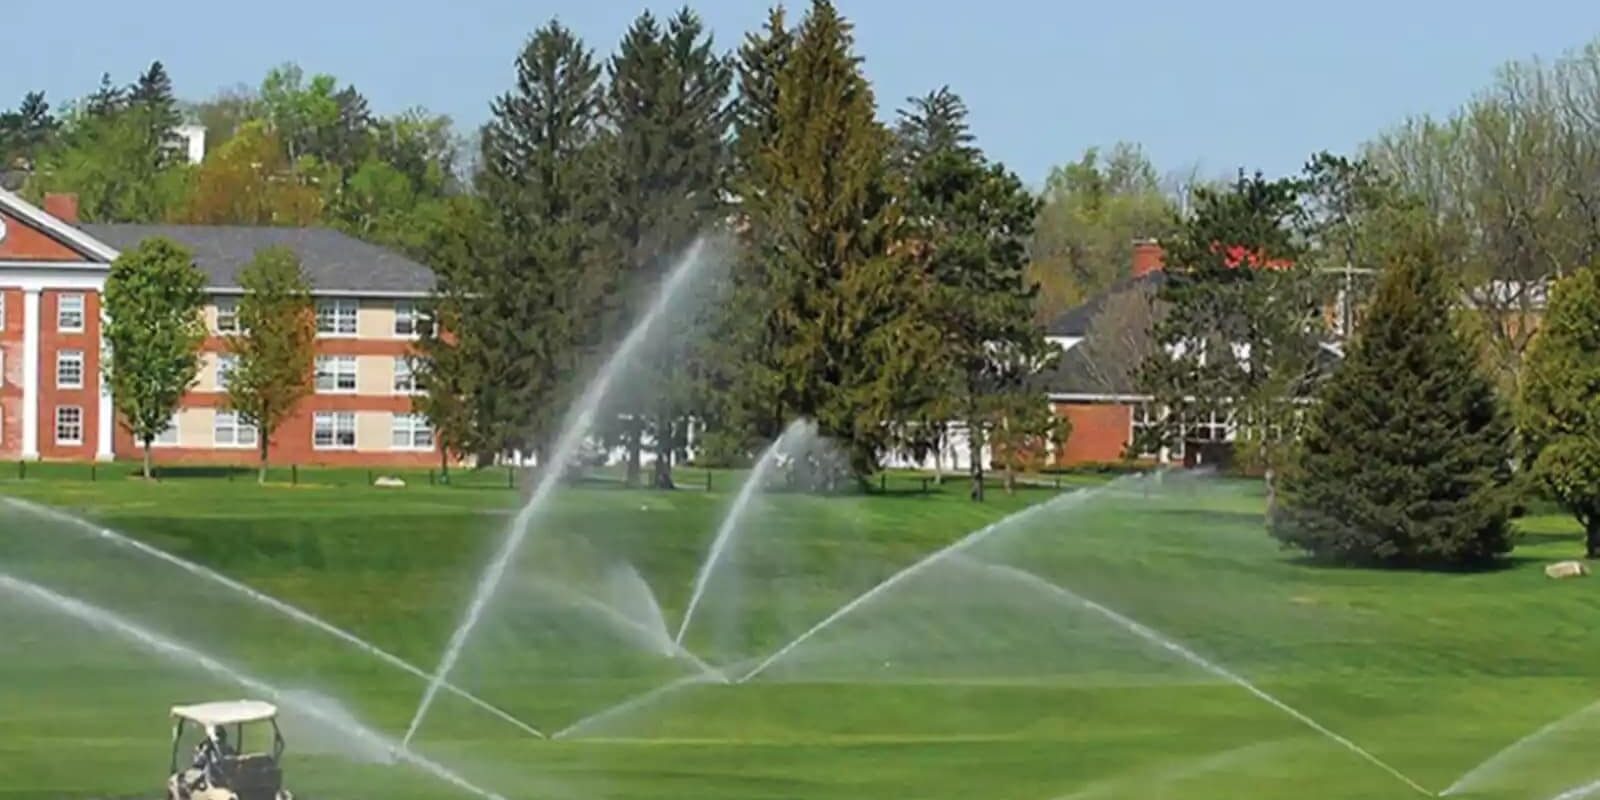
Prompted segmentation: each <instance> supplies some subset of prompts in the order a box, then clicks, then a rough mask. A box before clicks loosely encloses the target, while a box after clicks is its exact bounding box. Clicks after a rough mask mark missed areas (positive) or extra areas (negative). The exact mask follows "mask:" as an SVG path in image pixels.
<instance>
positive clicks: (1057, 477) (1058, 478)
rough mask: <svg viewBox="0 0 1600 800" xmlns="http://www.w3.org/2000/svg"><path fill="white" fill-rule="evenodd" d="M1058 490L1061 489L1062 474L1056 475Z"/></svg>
mask: <svg viewBox="0 0 1600 800" xmlns="http://www.w3.org/2000/svg"><path fill="white" fill-rule="evenodd" d="M1056 491H1058V492H1059V491H1061V476H1060V475H1057V476H1056Z"/></svg>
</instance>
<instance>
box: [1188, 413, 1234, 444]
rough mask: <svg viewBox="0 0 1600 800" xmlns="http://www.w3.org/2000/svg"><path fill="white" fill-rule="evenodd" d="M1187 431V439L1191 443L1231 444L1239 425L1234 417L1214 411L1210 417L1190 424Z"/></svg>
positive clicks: (1201, 418)
mask: <svg viewBox="0 0 1600 800" xmlns="http://www.w3.org/2000/svg"><path fill="white" fill-rule="evenodd" d="M1186 429H1187V430H1186V431H1185V433H1186V435H1187V438H1188V439H1189V440H1191V441H1196V442H1231V441H1233V434H1234V432H1235V430H1237V425H1236V424H1235V422H1234V420H1233V419H1232V415H1230V414H1227V413H1222V414H1219V413H1217V412H1215V411H1213V412H1211V413H1210V415H1208V416H1204V417H1200V418H1199V419H1197V420H1194V421H1192V422H1188V424H1187V425H1186Z"/></svg>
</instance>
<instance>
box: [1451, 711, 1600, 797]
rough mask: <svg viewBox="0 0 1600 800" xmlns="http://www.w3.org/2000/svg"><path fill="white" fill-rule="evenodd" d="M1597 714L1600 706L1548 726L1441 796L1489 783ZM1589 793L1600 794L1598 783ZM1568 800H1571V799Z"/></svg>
mask: <svg viewBox="0 0 1600 800" xmlns="http://www.w3.org/2000/svg"><path fill="white" fill-rule="evenodd" d="M1596 712H1600V702H1597V703H1591V704H1590V705H1588V706H1585V707H1584V708H1581V709H1579V710H1577V711H1575V712H1573V713H1571V714H1568V715H1567V716H1565V717H1562V718H1561V719H1558V720H1556V721H1554V722H1551V723H1550V724H1548V725H1545V726H1544V727H1542V728H1540V729H1538V730H1536V731H1534V732H1533V733H1530V734H1528V735H1527V736H1524V737H1522V738H1521V739H1518V740H1516V741H1515V742H1512V743H1511V744H1509V745H1507V746H1506V747H1505V748H1504V749H1503V750H1501V751H1500V752H1498V753H1495V754H1494V755H1492V756H1489V757H1488V758H1486V759H1484V760H1483V761H1482V762H1480V763H1479V764H1478V765H1477V766H1475V767H1473V768H1472V769H1470V770H1467V772H1466V773H1465V774H1463V775H1462V776H1461V777H1459V778H1457V779H1456V781H1455V783H1452V784H1450V788H1448V789H1445V790H1444V791H1443V792H1440V794H1441V795H1453V794H1457V793H1459V792H1465V791H1469V790H1471V789H1473V788H1474V787H1476V786H1478V785H1479V784H1481V783H1483V782H1484V781H1487V780H1489V779H1490V778H1492V777H1493V776H1495V775H1498V774H1500V773H1501V772H1503V771H1505V770H1506V769H1508V768H1509V767H1510V765H1511V764H1513V763H1515V762H1516V760H1517V757H1518V756H1521V755H1522V754H1524V753H1527V752H1528V751H1530V750H1532V749H1533V748H1534V747H1535V746H1537V745H1541V744H1544V743H1545V741H1546V740H1548V739H1550V738H1551V737H1554V736H1556V735H1558V734H1561V733H1564V732H1566V731H1568V730H1571V729H1573V728H1575V727H1578V725H1579V723H1580V722H1583V721H1585V720H1586V719H1587V718H1590V717H1592V716H1593V715H1594V714H1595V713H1596ZM1589 789H1590V791H1591V792H1592V791H1600V782H1597V783H1596V784H1594V785H1593V786H1591V787H1589ZM1579 796H1582V795H1579ZM1563 797H1565V795H1563ZM1568 800H1570V798H1568Z"/></svg>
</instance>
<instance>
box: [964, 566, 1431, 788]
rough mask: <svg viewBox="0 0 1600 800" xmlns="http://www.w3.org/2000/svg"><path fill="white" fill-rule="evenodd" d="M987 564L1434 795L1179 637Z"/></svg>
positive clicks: (1035, 578)
mask: <svg viewBox="0 0 1600 800" xmlns="http://www.w3.org/2000/svg"><path fill="white" fill-rule="evenodd" d="M985 566H987V567H988V569H990V570H993V571H994V572H995V573H996V574H998V575H1002V576H1006V577H1008V578H1010V579H1013V580H1015V581H1017V582H1019V583H1021V584H1024V585H1028V586H1032V587H1034V588H1036V589H1038V590H1040V591H1042V592H1044V593H1046V594H1049V595H1052V596H1054V597H1056V598H1057V599H1060V600H1063V601H1065V602H1067V603H1070V604H1072V605H1075V606H1077V607H1079V608H1083V609H1087V610H1089V611H1093V612H1094V613H1096V614H1099V615H1100V616H1102V617H1105V618H1106V619H1108V620H1110V621H1111V622H1113V623H1116V625H1117V626H1118V627H1121V628H1122V629H1124V630H1126V631H1127V632H1129V633H1131V634H1133V635H1134V636H1137V637H1139V638H1140V639H1143V640H1145V641H1147V642H1149V643H1151V644H1153V645H1155V646H1157V647H1159V648H1161V649H1163V650H1165V651H1167V652H1169V653H1172V654H1173V655H1176V656H1177V657H1179V658H1181V659H1183V660H1184V661H1187V662H1189V663H1190V664H1193V665H1195V666H1196V667H1199V668H1200V669H1202V670H1205V671H1206V672H1209V673H1211V674H1212V675H1215V676H1217V677H1218V678H1221V679H1223V680H1225V681H1228V682H1229V683H1232V684H1234V685H1236V686H1238V687H1239V688H1241V689H1244V690H1245V691H1247V692H1249V693H1250V694H1252V695H1255V697H1256V698H1258V699H1260V700H1261V701H1262V702H1265V703H1267V704H1268V705H1271V706H1272V707H1273V708H1276V709H1278V710H1279V711H1282V712H1283V713H1285V714H1288V715H1289V716H1291V717H1293V718H1294V719H1295V720H1296V721H1298V722H1300V723H1301V724H1303V725H1305V726H1306V727H1308V728H1310V729H1312V730H1314V731H1316V732H1317V733H1319V734H1321V735H1323V736H1324V737H1327V738H1328V739H1329V740H1330V741H1332V742H1334V743H1335V744H1338V745H1340V746H1341V747H1344V748H1345V749H1347V750H1349V751H1350V752H1352V753H1355V754H1356V755H1357V756H1360V757H1361V758H1363V759H1365V760H1366V761H1367V762H1368V763H1370V764H1372V765H1373V766H1376V767H1378V768H1379V769H1381V770H1383V771H1384V772H1387V773H1389V774H1390V775H1391V776H1393V777H1394V778H1396V779H1397V780H1399V781H1400V782H1402V783H1404V784H1405V785H1406V786H1409V787H1410V788H1412V789H1414V790H1416V792H1417V793H1419V794H1422V795H1424V796H1427V797H1433V796H1434V793H1433V792H1430V791H1428V790H1427V789H1425V788H1423V787H1422V785H1421V784H1418V783H1417V782H1416V781H1414V780H1412V779H1411V778H1410V777H1408V776H1407V775H1406V774H1405V773H1403V772H1401V771H1400V770H1398V769H1395V768H1394V767H1392V766H1390V765H1389V763H1388V762H1386V761H1384V760H1383V759H1380V758H1378V757H1377V756H1375V755H1373V754H1372V753H1370V752H1368V751H1367V750H1366V749H1364V748H1362V747H1361V746H1360V745H1358V744H1356V743H1355V742H1352V741H1350V740H1349V739H1346V738H1345V737H1343V736H1340V735H1339V734H1337V733H1334V732H1333V731H1332V730H1329V729H1328V728H1327V727H1325V726H1324V725H1322V723H1319V722H1317V721H1316V720H1314V719H1312V718H1311V717H1309V716H1306V715H1305V714H1304V713H1302V712H1301V711H1299V710H1297V709H1296V708H1294V707H1293V706H1291V705H1289V704H1288V703H1285V702H1283V701H1282V700H1279V699H1278V698H1276V697H1274V696H1272V695H1271V694H1268V693H1267V692H1266V691H1265V690H1263V689H1261V688H1260V687H1258V686H1256V685H1255V684H1253V683H1251V682H1250V681H1248V680H1246V679H1244V678H1243V677H1241V676H1240V675H1238V674H1237V673H1235V672H1233V671H1232V670H1229V669H1227V668H1226V667H1223V666H1222V665H1220V664H1217V663H1216V662H1214V661H1211V660H1210V659H1207V658H1205V657H1204V656H1201V655H1199V654H1198V653H1196V652H1194V651H1193V650H1190V649H1189V648H1187V647H1185V646H1183V645H1182V644H1179V643H1178V642H1177V641H1175V640H1173V639H1171V638H1168V637H1166V636H1163V635H1162V634H1161V633H1159V632H1157V631H1155V630H1154V629H1152V628H1149V627H1147V626H1145V625H1143V624H1141V623H1139V622H1137V621H1135V620H1133V619H1131V618H1129V617H1127V616H1125V615H1123V614H1121V613H1119V612H1117V611H1115V610H1113V609H1111V608H1108V607H1106V606H1104V605H1101V604H1100V603H1097V602H1095V601H1093V600H1090V599H1089V598H1087V597H1083V596H1082V595H1079V594H1077V593H1076V592H1073V591H1071V590H1070V589H1067V588H1065V587H1063V586H1061V585H1059V584H1056V583H1052V582H1050V581H1048V580H1045V579H1044V578H1041V577H1039V576H1038V575H1035V574H1033V573H1031V572H1027V571H1025V570H1020V569H1017V568H1015V567H1010V566H1006V565H1003V564H987V565H985Z"/></svg>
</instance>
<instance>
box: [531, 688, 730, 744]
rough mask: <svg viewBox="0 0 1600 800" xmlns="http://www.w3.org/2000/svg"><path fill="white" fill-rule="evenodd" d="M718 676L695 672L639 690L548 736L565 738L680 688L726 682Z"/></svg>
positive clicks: (659, 698) (622, 714) (626, 713)
mask: <svg viewBox="0 0 1600 800" xmlns="http://www.w3.org/2000/svg"><path fill="white" fill-rule="evenodd" d="M718 677H719V675H718V673H716V672H697V673H694V674H691V675H685V676H684V677H682V678H679V679H677V680H675V681H672V682H670V683H665V684H662V685H660V686H657V687H656V688H654V689H651V690H649V691H647V692H641V693H640V694H636V695H634V696H633V697H629V698H627V699H625V700H623V701H622V702H620V703H617V704H615V705H611V706H607V707H606V708H603V709H601V710H599V711H597V712H595V713H593V714H590V715H589V716H587V717H584V718H583V719H580V720H578V721H577V722H574V723H572V724H571V725H568V726H567V727H565V728H562V729H561V730H559V731H556V732H555V733H554V734H551V736H550V738H552V739H566V738H568V737H571V736H576V735H578V734H580V733H583V732H584V731H587V730H589V729H591V728H593V727H595V726H596V725H599V724H601V723H603V722H606V721H607V720H611V719H616V718H618V717H623V716H626V715H628V714H630V713H632V712H634V711H638V710H640V709H643V708H647V707H649V706H650V705H651V704H652V703H655V702H657V701H659V700H661V699H662V698H664V697H666V696H668V695H670V694H673V693H674V692H677V691H678V690H680V689H684V688H687V687H690V686H698V685H701V684H707V683H726V681H720V680H718Z"/></svg>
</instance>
